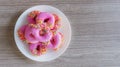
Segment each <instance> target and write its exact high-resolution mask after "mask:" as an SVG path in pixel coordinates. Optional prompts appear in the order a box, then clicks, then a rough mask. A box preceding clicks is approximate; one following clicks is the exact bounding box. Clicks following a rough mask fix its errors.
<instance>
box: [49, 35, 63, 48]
mask: <svg viewBox="0 0 120 67" xmlns="http://www.w3.org/2000/svg"><path fill="white" fill-rule="evenodd" d="M61 42H62V35H61V33H56V34H55V35H54V36H53V37H52V38H51V40H50V44H49V45H48V48H53V49H54V50H58V49H59V48H60V46H61Z"/></svg>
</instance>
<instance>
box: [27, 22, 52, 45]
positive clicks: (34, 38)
mask: <svg viewBox="0 0 120 67" xmlns="http://www.w3.org/2000/svg"><path fill="white" fill-rule="evenodd" d="M41 32H42V34H41ZM51 37H52V33H51V32H50V31H49V30H44V29H42V30H40V29H39V28H35V27H33V26H31V25H30V24H29V25H28V26H27V27H26V30H25V38H26V40H27V41H28V42H30V43H37V42H46V41H49V40H50V39H51Z"/></svg>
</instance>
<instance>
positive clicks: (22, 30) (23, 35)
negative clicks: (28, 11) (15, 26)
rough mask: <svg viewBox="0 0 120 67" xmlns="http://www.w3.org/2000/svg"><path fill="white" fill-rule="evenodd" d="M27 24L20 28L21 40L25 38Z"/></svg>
mask: <svg viewBox="0 0 120 67" xmlns="http://www.w3.org/2000/svg"><path fill="white" fill-rule="evenodd" d="M26 26H27V25H23V26H22V27H20V29H19V30H18V35H19V37H20V39H21V40H25V29H26Z"/></svg>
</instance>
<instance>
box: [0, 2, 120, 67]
mask: <svg viewBox="0 0 120 67" xmlns="http://www.w3.org/2000/svg"><path fill="white" fill-rule="evenodd" d="M44 4H46V5H52V6H54V7H56V8H58V9H60V10H61V11H63V12H64V13H65V15H66V16H67V17H68V18H69V20H70V21H71V23H70V24H71V26H72V40H71V43H70V46H69V47H68V49H67V50H66V51H65V53H64V54H62V56H60V57H59V58H57V59H56V60H53V61H50V62H45V63H41V62H35V61H31V60H29V59H27V58H26V57H25V56H24V55H22V54H21V53H20V51H19V50H18V49H17V47H16V44H15V42H14V38H13V30H14V25H15V23H16V20H17V18H18V17H19V16H20V14H21V13H22V12H23V11H24V10H26V9H28V8H29V7H31V6H34V5H44ZM0 67H120V0H0Z"/></svg>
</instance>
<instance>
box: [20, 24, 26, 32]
mask: <svg viewBox="0 0 120 67" xmlns="http://www.w3.org/2000/svg"><path fill="white" fill-rule="evenodd" d="M26 27H27V25H23V26H21V27H20V29H19V31H20V32H21V33H22V34H25V29H26Z"/></svg>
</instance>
